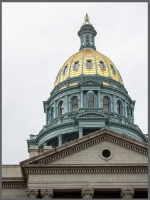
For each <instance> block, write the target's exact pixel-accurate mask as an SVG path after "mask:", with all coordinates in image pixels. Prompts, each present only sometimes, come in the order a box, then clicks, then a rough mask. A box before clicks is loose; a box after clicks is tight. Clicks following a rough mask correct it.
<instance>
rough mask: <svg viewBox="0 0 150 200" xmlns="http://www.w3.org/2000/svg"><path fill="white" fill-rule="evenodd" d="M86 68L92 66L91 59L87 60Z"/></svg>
mask: <svg viewBox="0 0 150 200" xmlns="http://www.w3.org/2000/svg"><path fill="white" fill-rule="evenodd" d="M87 68H88V69H91V68H92V62H91V60H87Z"/></svg>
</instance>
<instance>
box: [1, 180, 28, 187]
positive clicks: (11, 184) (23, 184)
mask: <svg viewBox="0 0 150 200" xmlns="http://www.w3.org/2000/svg"><path fill="white" fill-rule="evenodd" d="M2 188H3V189H5V188H6V189H14V188H16V189H25V188H27V183H26V182H14V181H12V182H10V181H9V182H5V181H3V180H2Z"/></svg>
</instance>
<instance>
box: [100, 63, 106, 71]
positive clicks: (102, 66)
mask: <svg viewBox="0 0 150 200" xmlns="http://www.w3.org/2000/svg"><path fill="white" fill-rule="evenodd" d="M100 68H101V70H105V66H104V63H103V62H102V61H100Z"/></svg>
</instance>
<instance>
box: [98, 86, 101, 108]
mask: <svg viewBox="0 0 150 200" xmlns="http://www.w3.org/2000/svg"><path fill="white" fill-rule="evenodd" d="M98 108H102V106H101V93H100V91H99V90H98Z"/></svg>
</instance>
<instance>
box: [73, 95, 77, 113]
mask: <svg viewBox="0 0 150 200" xmlns="http://www.w3.org/2000/svg"><path fill="white" fill-rule="evenodd" d="M77 110H78V98H77V97H74V98H72V111H77Z"/></svg>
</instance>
